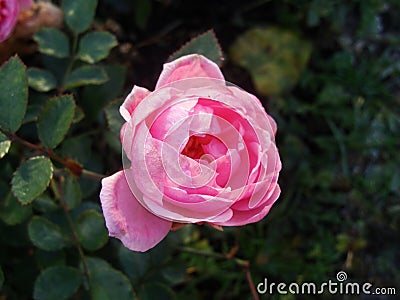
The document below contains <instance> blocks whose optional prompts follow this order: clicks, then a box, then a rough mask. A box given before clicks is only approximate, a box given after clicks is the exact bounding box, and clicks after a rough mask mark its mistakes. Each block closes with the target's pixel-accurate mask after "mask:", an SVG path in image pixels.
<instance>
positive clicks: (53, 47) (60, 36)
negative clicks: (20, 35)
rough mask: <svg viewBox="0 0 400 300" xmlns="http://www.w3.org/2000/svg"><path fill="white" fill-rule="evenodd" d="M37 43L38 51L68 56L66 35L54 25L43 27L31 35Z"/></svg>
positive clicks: (56, 55) (58, 56)
mask: <svg viewBox="0 0 400 300" xmlns="http://www.w3.org/2000/svg"><path fill="white" fill-rule="evenodd" d="M33 39H34V40H35V41H36V42H37V43H38V45H39V52H41V53H43V54H47V55H49V56H54V57H57V58H65V57H68V56H69V51H70V50H69V40H68V37H67V35H66V34H65V33H64V32H62V31H61V30H59V29H57V28H54V27H44V28H42V29H40V30H39V31H38V32H37V33H36V34H35V35H34V37H33Z"/></svg>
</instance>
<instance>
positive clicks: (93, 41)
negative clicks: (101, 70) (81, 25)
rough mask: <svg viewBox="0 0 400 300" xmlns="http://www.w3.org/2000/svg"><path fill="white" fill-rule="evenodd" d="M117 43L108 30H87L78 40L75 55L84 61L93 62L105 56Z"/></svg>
mask: <svg viewBox="0 0 400 300" xmlns="http://www.w3.org/2000/svg"><path fill="white" fill-rule="evenodd" d="M117 45H118V42H117V39H116V38H115V36H114V35H112V34H111V33H109V32H106V31H93V32H89V33H87V34H85V35H84V36H83V37H82V39H81V40H80V42H79V51H78V54H77V57H78V58H79V59H80V60H82V61H84V62H87V63H89V64H94V63H95V62H98V61H100V60H102V59H104V58H106V57H107V56H108V54H109V53H110V50H111V49H112V48H114V47H115V46H117Z"/></svg>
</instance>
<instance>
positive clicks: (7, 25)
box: [0, 0, 20, 43]
mask: <svg viewBox="0 0 400 300" xmlns="http://www.w3.org/2000/svg"><path fill="white" fill-rule="evenodd" d="M0 3H1V4H2V5H4V7H3V9H2V11H1V12H0V13H1V16H0V19H1V24H0V43H1V42H2V41H4V40H6V39H7V38H8V37H9V36H10V34H11V33H12V32H13V30H14V26H15V24H16V23H17V21H18V16H19V12H20V7H19V4H18V3H17V2H16V1H4V0H3V1H1V2H0Z"/></svg>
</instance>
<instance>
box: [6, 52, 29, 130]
mask: <svg viewBox="0 0 400 300" xmlns="http://www.w3.org/2000/svg"><path fill="white" fill-rule="evenodd" d="M0 91H1V92H0V128H1V129H3V130H6V131H13V132H15V131H17V130H18V128H19V127H20V126H21V124H22V120H23V119H24V115H25V112H26V107H27V104H28V79H27V76H26V72H25V66H24V64H23V63H22V62H21V60H20V59H19V58H18V57H16V56H14V57H12V58H10V59H9V60H8V61H7V62H6V63H5V64H4V65H3V66H1V68H0Z"/></svg>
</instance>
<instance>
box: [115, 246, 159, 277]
mask: <svg viewBox="0 0 400 300" xmlns="http://www.w3.org/2000/svg"><path fill="white" fill-rule="evenodd" d="M118 260H119V264H120V266H121V268H122V270H123V271H124V272H125V274H126V275H127V276H128V277H129V279H130V280H132V282H133V283H136V282H138V281H139V280H140V279H141V278H143V277H144V275H145V274H146V272H147V271H148V270H149V269H150V267H151V256H150V254H149V253H148V252H146V253H142V252H134V251H130V250H129V249H127V248H125V247H124V246H123V245H121V246H120V247H119V249H118Z"/></svg>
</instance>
